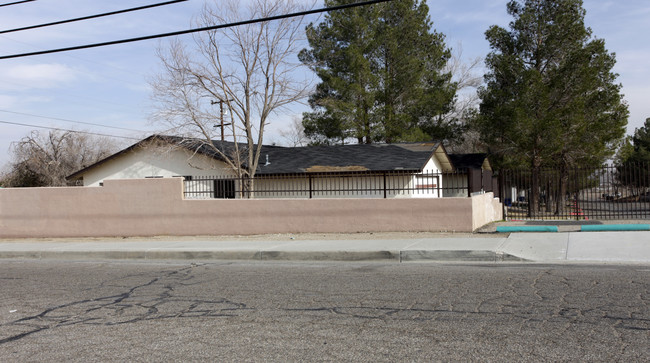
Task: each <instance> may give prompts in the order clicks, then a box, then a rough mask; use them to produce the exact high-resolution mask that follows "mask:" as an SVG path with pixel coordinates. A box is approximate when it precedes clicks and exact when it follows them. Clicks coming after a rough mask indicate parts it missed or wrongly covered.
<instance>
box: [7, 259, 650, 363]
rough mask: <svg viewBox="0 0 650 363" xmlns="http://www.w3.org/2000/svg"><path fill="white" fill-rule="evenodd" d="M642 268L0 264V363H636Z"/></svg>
mask: <svg viewBox="0 0 650 363" xmlns="http://www.w3.org/2000/svg"><path fill="white" fill-rule="evenodd" d="M649 304H650V267H648V266H570V265H555V266H542V265H513V264H503V265H494V264H489V265H449V264H384V263H213V262H211V263H206V264H202V263H197V264H190V263H181V262H179V263H173V262H170V263H127V262H124V263H120V262H108V263H98V262H54V261H15V260H11V261H9V260H5V261H0V360H1V361H12V362H16V361H84V362H88V361H133V362H160V361H197V360H199V361H237V362H240V361H278V362H279V361H282V362H287V361H294V362H295V361H305V360H307V361H368V362H370V361H373V362H374V361H433V360H435V361H439V360H441V361H572V362H575V361H592V362H593V361H603V362H605V361H607V362H611V361H625V362H631V361H637V362H640V361H649V360H650V307H649Z"/></svg>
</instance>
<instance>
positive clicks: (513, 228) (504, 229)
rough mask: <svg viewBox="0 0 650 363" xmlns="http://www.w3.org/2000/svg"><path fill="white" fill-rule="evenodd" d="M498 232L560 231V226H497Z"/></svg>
mask: <svg viewBox="0 0 650 363" xmlns="http://www.w3.org/2000/svg"><path fill="white" fill-rule="evenodd" d="M497 232H498V233H515V232H559V228H558V227H557V226H497Z"/></svg>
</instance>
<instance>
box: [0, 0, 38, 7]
mask: <svg viewBox="0 0 650 363" xmlns="http://www.w3.org/2000/svg"><path fill="white" fill-rule="evenodd" d="M32 1H36V0H22V1H14V2H12V3H5V4H0V7H3V6H9V5H18V4H22V3H30V2H32Z"/></svg>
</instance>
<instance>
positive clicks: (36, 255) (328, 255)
mask: <svg viewBox="0 0 650 363" xmlns="http://www.w3.org/2000/svg"><path fill="white" fill-rule="evenodd" d="M0 259H32V260H34V259H35V260H58V261H61V260H71V261H83V260H144V261H155V260H199V261H201V260H204V261H205V260H226V261H234V260H240V261H339V262H346V261H347V262H355V261H356V262H361V261H384V262H397V263H402V262H417V261H423V262H424V261H428V262H436V261H438V262H516V261H518V262H532V261H530V260H527V259H524V258H521V257H517V256H514V255H511V254H508V253H504V252H501V251H489V250H483V251H480V250H479V251H474V250H433V251H432V250H406V251H309V252H306V251H5V252H0Z"/></svg>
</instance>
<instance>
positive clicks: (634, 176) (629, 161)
mask: <svg viewBox="0 0 650 363" xmlns="http://www.w3.org/2000/svg"><path fill="white" fill-rule="evenodd" d="M618 162H619V165H618V166H617V169H618V170H617V177H618V180H619V182H620V183H621V184H623V185H627V186H629V187H633V188H635V189H636V191H635V194H636V195H639V194H641V193H643V192H644V191H646V190H647V189H648V188H650V118H647V119H646V120H645V124H644V125H643V127H640V128H638V129H636V130H635V131H634V136H632V144H631V145H629V146H628V145H626V147H625V150H624V152H621V153H620V159H619V160H618Z"/></svg>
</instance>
